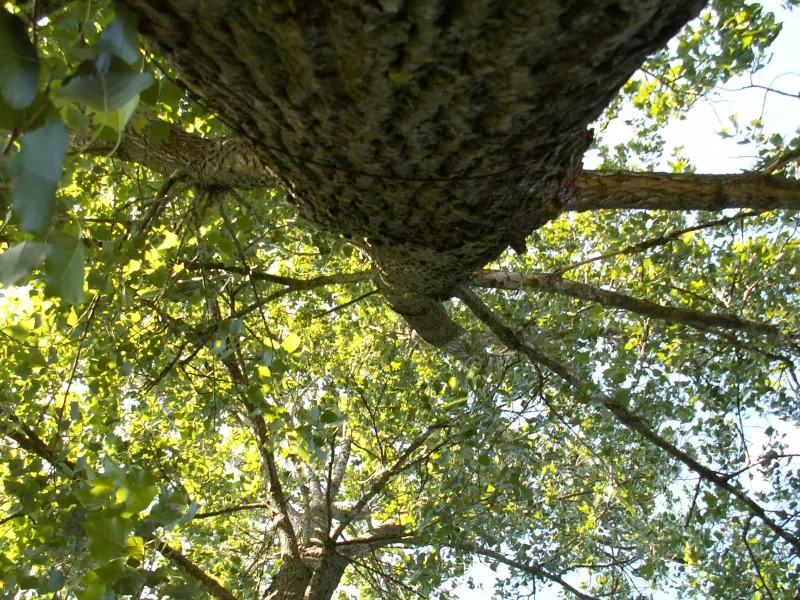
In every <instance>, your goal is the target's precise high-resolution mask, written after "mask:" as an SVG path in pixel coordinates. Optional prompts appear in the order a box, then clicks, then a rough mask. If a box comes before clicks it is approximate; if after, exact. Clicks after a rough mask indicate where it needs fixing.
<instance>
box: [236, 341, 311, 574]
mask: <svg viewBox="0 0 800 600" xmlns="http://www.w3.org/2000/svg"><path fill="white" fill-rule="evenodd" d="M222 363H223V364H224V365H225V367H226V368H227V369H228V373H229V374H230V377H231V380H232V381H233V382H234V383H237V384H239V385H246V383H247V381H246V379H245V376H244V373H243V372H242V370H241V369H240V368H239V364H238V363H237V362H236V360H235V358H234V357H233V356H232V355H230V356H227V357H226V358H224V359H223V360H222ZM240 396H241V398H240V399H241V402H242V403H243V405H244V407H245V409H246V410H247V414H248V415H249V416H248V417H247V419H248V420H249V422H250V426H251V429H252V431H253V435H254V436H255V438H256V445H257V446H258V453H259V456H260V457H261V470H262V472H263V473H264V482H265V483H266V486H267V489H266V492H267V497H268V498H269V505H270V508H269V510H270V516H271V517H272V521H273V523H274V524H275V529H276V530H277V531H278V537H279V538H280V542H281V544H280V545H281V553H283V554H284V555H286V554H289V555H291V556H293V557H295V558H296V559H298V560H299V559H300V548H299V546H298V544H297V535H296V533H295V531H294V527H293V526H292V520H291V518H290V516H289V511H288V509H287V507H286V496H285V495H284V493H283V486H282V485H281V480H280V477H279V475H278V467H277V465H276V463H275V456H274V455H273V454H272V452H271V451H270V436H269V432H268V430H267V424H266V422H265V421H264V417H263V416H261V415H260V414H255V413H256V410H255V407H254V406H253V405H252V403H251V402H250V401H249V400H248V399H247V398H246V397H245V396H243V395H240Z"/></svg>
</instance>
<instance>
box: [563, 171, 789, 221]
mask: <svg viewBox="0 0 800 600" xmlns="http://www.w3.org/2000/svg"><path fill="white" fill-rule="evenodd" d="M576 186H577V191H576V192H575V194H574V195H573V196H572V198H571V199H570V201H569V202H568V203H567V204H566V206H565V210H568V211H577V212H583V211H587V210H602V209H608V208H613V209H643V210H723V209H726V208H750V209H753V210H777V209H789V210H797V209H800V181H797V180H792V179H782V178H779V177H770V176H766V175H761V174H756V173H743V174H741V175H697V174H695V173H631V172H619V171H583V172H581V173H580V174H579V175H578V177H577V180H576Z"/></svg>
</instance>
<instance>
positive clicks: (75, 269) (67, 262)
mask: <svg viewBox="0 0 800 600" xmlns="http://www.w3.org/2000/svg"><path fill="white" fill-rule="evenodd" d="M48 242H49V244H50V250H49V252H48V253H47V260H46V261H45V277H44V280H45V283H46V284H47V287H46V289H45V291H46V293H47V294H50V295H53V296H58V297H60V298H62V299H63V300H64V301H66V302H69V303H70V304H80V303H81V302H83V267H84V253H83V241H82V240H81V239H80V238H78V237H72V236H70V235H67V234H64V233H55V234H54V235H52V236H50V237H49V238H48Z"/></svg>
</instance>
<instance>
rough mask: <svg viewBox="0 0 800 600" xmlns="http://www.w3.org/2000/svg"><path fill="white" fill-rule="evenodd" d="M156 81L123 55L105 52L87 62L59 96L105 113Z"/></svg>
mask: <svg viewBox="0 0 800 600" xmlns="http://www.w3.org/2000/svg"><path fill="white" fill-rule="evenodd" d="M152 83H153V76H152V75H151V74H150V73H139V72H138V71H135V70H133V69H132V68H131V67H129V66H128V65H127V64H125V62H124V61H122V60H121V59H119V58H116V57H114V58H112V59H111V60H109V59H108V55H107V54H103V55H101V56H100V57H98V58H97V60H96V61H90V62H87V63H83V64H82V65H81V66H80V67H79V68H78V71H77V72H76V73H75V74H74V75H73V76H72V77H70V78H69V79H68V80H67V81H66V83H65V84H64V87H62V88H61V89H60V90H59V91H58V96H59V97H60V98H63V99H65V100H74V101H76V102H80V103H82V104H85V105H86V106H88V107H90V108H94V109H96V110H101V111H104V112H111V111H115V110H117V109H118V108H121V107H122V106H124V105H125V104H127V103H128V102H130V101H131V100H132V99H133V98H134V97H135V96H136V94H138V93H139V92H141V91H142V90H144V89H145V88H147V87H148V86H150V85H151V84H152Z"/></svg>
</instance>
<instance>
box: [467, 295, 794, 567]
mask: <svg viewBox="0 0 800 600" xmlns="http://www.w3.org/2000/svg"><path fill="white" fill-rule="evenodd" d="M458 297H459V298H460V299H461V301H462V302H464V304H465V305H466V306H467V307H468V308H469V309H470V310H471V311H472V312H473V314H474V315H475V316H476V317H478V319H480V321H482V322H483V323H484V324H485V325H486V326H487V327H488V328H489V329H490V330H491V331H492V333H494V334H495V335H496V336H497V337H498V339H499V340H500V341H501V342H502V343H503V344H505V345H506V346H507V347H508V348H510V349H511V350H515V351H517V352H519V353H520V354H523V355H524V356H526V357H528V359H529V360H530V361H531V362H533V363H537V364H541V365H544V366H545V367H547V368H548V369H550V370H551V371H553V372H554V373H555V374H556V375H558V376H559V377H561V378H562V379H563V380H564V381H565V382H566V383H567V384H569V385H570V386H572V387H573V388H574V389H575V390H576V391H577V392H579V393H580V394H581V395H582V396H584V397H586V398H587V399H589V400H590V401H592V402H596V403H597V404H598V405H601V406H604V407H605V408H606V410H608V411H609V412H610V413H611V414H612V415H613V417H614V418H615V419H616V420H617V421H618V422H620V423H622V424H623V425H624V426H625V427H627V428H628V429H630V430H632V431H635V432H636V433H638V434H639V435H641V436H642V437H643V438H644V439H646V440H647V441H649V442H650V443H652V444H654V445H655V446H658V447H659V448H661V449H662V450H664V451H665V452H666V453H667V454H668V455H670V456H672V457H673V458H675V459H676V460H678V461H679V462H681V463H683V464H684V465H685V466H686V467H688V468H689V469H691V470H692V471H694V472H695V473H697V474H698V475H700V476H701V477H702V478H704V479H705V480H706V481H709V482H711V483H713V484H714V485H715V486H717V487H718V488H719V489H722V490H725V491H726V492H728V493H730V494H731V495H732V496H734V497H735V498H736V499H737V500H739V501H740V502H741V503H742V504H743V505H744V506H745V507H746V508H747V510H748V511H749V512H750V513H751V514H753V515H755V516H757V517H758V518H759V519H761V521H762V522H763V523H764V524H765V525H767V526H768V527H769V528H770V529H771V530H772V531H773V532H774V533H775V534H776V535H777V536H779V537H780V538H782V539H783V540H785V541H786V542H788V543H789V544H790V545H791V546H792V547H793V548H794V550H795V552H798V553H800V538H798V536H796V535H794V534H792V533H790V532H788V531H786V529H784V528H783V527H781V526H780V525H779V524H778V523H777V522H776V521H774V520H773V519H772V518H771V517H770V516H769V515H768V514H767V512H766V510H765V509H764V508H763V507H762V506H761V505H759V504H758V503H757V502H755V501H754V500H753V499H752V498H750V497H749V496H748V495H747V494H746V493H745V492H744V491H743V490H741V489H740V488H738V487H736V486H735V485H733V484H732V483H731V482H730V478H729V477H726V476H724V475H720V474H719V473H717V472H716V471H714V470H713V469H711V468H709V467H707V466H705V465H703V464H701V463H700V462H698V461H697V460H695V459H694V458H693V457H692V456H690V455H689V454H688V453H686V452H684V451H683V450H681V449H680V448H678V447H677V446H675V445H674V444H673V443H671V442H669V441H668V440H666V439H664V438H663V437H661V436H660V435H658V433H656V431H655V430H654V429H653V428H652V427H651V426H650V425H649V424H648V423H647V421H645V420H644V419H643V418H642V417H640V416H639V415H637V414H634V413H633V412H631V411H630V410H628V408H627V407H626V406H624V405H623V404H622V403H621V402H619V401H618V400H615V399H613V398H610V397H609V396H606V395H605V394H603V393H602V392H600V391H594V390H593V388H594V387H595V386H593V385H591V383H590V382H589V381H587V380H585V379H584V378H583V377H581V375H579V374H578V373H577V372H575V371H573V370H571V369H570V368H569V367H567V366H566V365H564V364H563V363H562V362H561V361H559V360H558V359H557V358H556V357H554V356H552V355H550V354H548V353H547V352H545V351H544V350H542V349H541V348H538V347H535V346H533V345H531V344H529V343H528V342H526V341H525V340H524V338H523V337H522V336H521V335H520V334H518V333H517V332H515V331H513V330H512V329H511V328H510V327H508V325H506V324H505V323H503V321H502V320H501V319H500V318H499V317H498V316H497V315H496V314H495V313H494V311H492V309H491V308H489V307H488V306H487V305H486V304H484V303H483V301H482V300H481V299H480V298H479V297H478V296H477V295H476V294H475V292H473V291H472V290H471V289H469V288H468V287H466V286H461V287H460V288H459V289H458Z"/></svg>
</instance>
